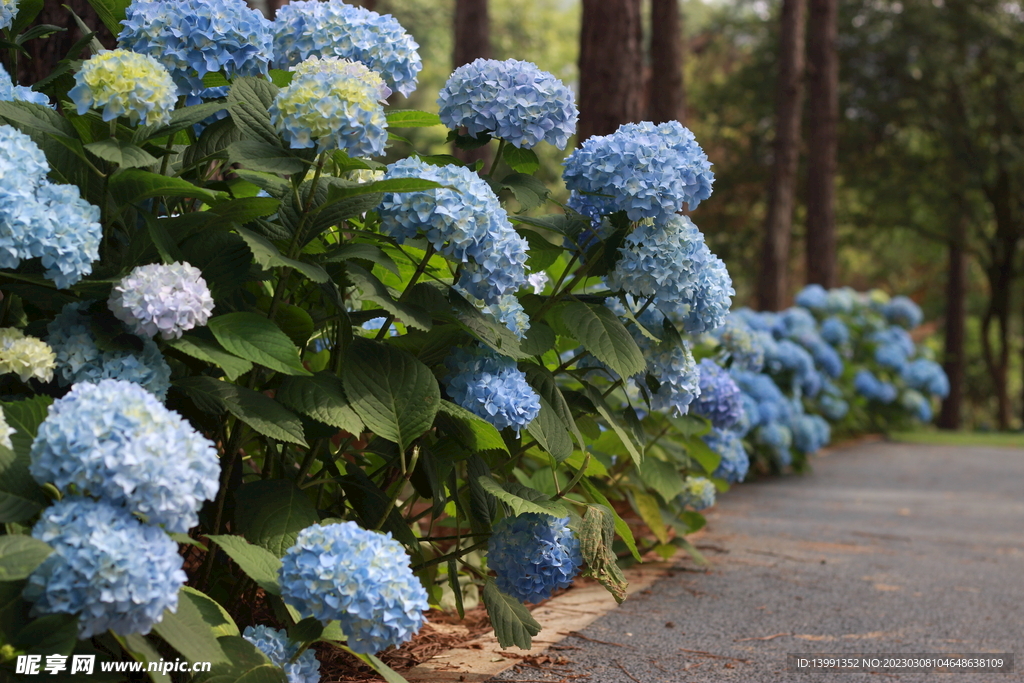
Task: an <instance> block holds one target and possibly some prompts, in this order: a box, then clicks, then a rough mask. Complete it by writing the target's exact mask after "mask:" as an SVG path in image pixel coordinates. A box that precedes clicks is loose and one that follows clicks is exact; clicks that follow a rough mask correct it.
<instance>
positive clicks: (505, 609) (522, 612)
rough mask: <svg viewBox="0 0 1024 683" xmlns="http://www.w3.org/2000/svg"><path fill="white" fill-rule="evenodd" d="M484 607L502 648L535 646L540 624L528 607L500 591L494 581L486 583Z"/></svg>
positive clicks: (488, 580)
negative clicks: (534, 637) (534, 640)
mask: <svg viewBox="0 0 1024 683" xmlns="http://www.w3.org/2000/svg"><path fill="white" fill-rule="evenodd" d="M483 598H484V605H486V607H487V616H488V617H490V619H491V626H493V627H494V635H495V636H497V638H498V644H499V645H501V647H502V648H507V647H510V646H512V645H515V646H516V647H518V648H519V649H521V650H529V649H530V648H531V647H532V646H533V636H535V635H537V634H538V633H540V628H541V627H540V624H539V623H537V620H536V619H534V618H533V615H532V614H530V610H528V609H526V606H525V605H524V604H523V603H521V602H519V601H518V600H516V599H515V598H513V597H512V596H511V595H506V594H505V593H502V592H501V590H499V589H498V586H497V585H496V584H495V583H494V581H493V580H492V579H487V581H486V582H485V583H484V594H483Z"/></svg>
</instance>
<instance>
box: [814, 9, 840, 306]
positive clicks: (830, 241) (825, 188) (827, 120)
mask: <svg viewBox="0 0 1024 683" xmlns="http://www.w3.org/2000/svg"><path fill="white" fill-rule="evenodd" d="M838 14H839V8H838V0H810V14H809V17H808V27H807V75H808V79H807V81H808V83H807V98H808V102H809V105H810V106H809V108H808V112H807V118H808V122H807V123H808V126H807V244H806V248H807V250H806V254H807V281H808V282H813V283H817V284H819V285H821V286H823V287H826V288H831V287H835V286H836V206H835V204H836V187H835V183H836V152H837V147H838V143H839V136H838V131H837V130H836V127H837V124H838V122H839V53H838V51H837V44H836V43H837V33H838Z"/></svg>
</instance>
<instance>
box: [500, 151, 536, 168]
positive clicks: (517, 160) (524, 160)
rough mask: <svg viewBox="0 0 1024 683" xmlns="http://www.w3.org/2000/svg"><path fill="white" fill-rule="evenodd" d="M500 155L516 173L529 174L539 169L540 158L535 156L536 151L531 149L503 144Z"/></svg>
mask: <svg viewBox="0 0 1024 683" xmlns="http://www.w3.org/2000/svg"><path fill="white" fill-rule="evenodd" d="M501 156H502V158H503V159H504V160H505V163H506V164H508V165H509V168H511V169H512V170H513V171H516V172H517V173H525V174H527V175H530V174H533V173H536V172H537V171H538V170H540V159H538V158H537V153H536V152H534V151H533V150H532V149H527V148H519V147H516V146H514V145H505V149H504V151H503V152H502V153H501Z"/></svg>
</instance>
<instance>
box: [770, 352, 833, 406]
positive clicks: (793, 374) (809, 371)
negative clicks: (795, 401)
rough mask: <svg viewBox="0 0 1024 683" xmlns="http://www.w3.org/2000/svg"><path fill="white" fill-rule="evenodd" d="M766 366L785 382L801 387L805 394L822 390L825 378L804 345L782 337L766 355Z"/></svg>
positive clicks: (811, 394) (814, 393)
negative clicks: (816, 367)
mask: <svg viewBox="0 0 1024 683" xmlns="http://www.w3.org/2000/svg"><path fill="white" fill-rule="evenodd" d="M765 367H766V368H767V369H768V371H769V372H770V373H771V374H772V375H773V376H777V377H779V378H780V379H782V380H783V384H784V385H787V382H788V386H790V387H791V388H792V389H799V390H800V392H801V393H802V394H803V395H805V396H812V397H813V396H815V395H817V393H818V392H819V391H820V390H821V385H822V382H823V379H822V377H821V374H820V373H818V371H817V370H816V369H815V367H814V359H813V358H812V357H811V354H809V353H808V352H807V350H806V349H804V348H803V347H802V346H800V345H799V344H797V343H796V342H793V341H791V340H789V339H782V340H780V341H779V342H778V343H776V344H775V345H774V347H773V348H772V349H771V352H770V355H766V356H765Z"/></svg>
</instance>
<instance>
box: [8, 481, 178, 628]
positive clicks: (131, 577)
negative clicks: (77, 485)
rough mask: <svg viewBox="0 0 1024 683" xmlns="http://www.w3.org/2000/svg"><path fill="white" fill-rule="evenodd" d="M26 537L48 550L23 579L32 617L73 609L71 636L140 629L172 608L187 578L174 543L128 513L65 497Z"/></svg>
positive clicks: (176, 604)
mask: <svg viewBox="0 0 1024 683" xmlns="http://www.w3.org/2000/svg"><path fill="white" fill-rule="evenodd" d="M32 536H33V537H34V538H38V539H39V540H41V541H45V542H46V543H49V544H50V546H51V547H52V548H53V553H52V554H51V555H50V556H49V557H47V558H46V559H45V560H43V563H42V564H41V565H39V567H38V568H36V570H35V571H34V572H33V573H32V575H31V576H29V579H28V585H27V586H25V590H24V592H23V594H22V595H23V597H24V598H25V599H26V600H27V601H29V602H33V603H35V604H34V605H33V606H32V613H33V615H44V614H78V615H79V617H78V637H79V638H82V639H85V638H89V637H92V636H94V635H99V634H101V633H103V632H105V631H107V630H112V631H114V632H115V633H118V634H120V635H122V636H129V635H134V634H143V635H144V634H146V633H149V631H150V629H152V628H153V625H154V624H157V623H159V622H160V620H161V619H163V615H164V610H167V609H170V610H171V611H176V610H177V608H178V591H179V590H180V589H181V587H182V586H183V585H184V584H185V581H186V579H187V578H188V577H186V576H185V572H183V571H182V570H181V566H182V557H181V555H179V554H178V544H177V543H175V542H174V541H172V540H171V539H170V537H168V536H167V534H165V533H164V532H163V531H161V530H160V529H159V528H157V527H154V526H149V525H147V524H143V523H142V522H140V521H139V520H137V519H136V518H135V517H133V516H132V515H131V513H130V512H128V511H127V510H125V509H123V508H116V507H112V506H110V505H108V504H107V503H104V502H97V501H94V500H89V499H85V498H78V497H74V496H71V497H68V498H65V499H63V500H61V501H60V502H58V503H55V504H54V505H52V506H50V507H48V508H46V509H45V510H43V513H42V515H41V517H40V519H39V521H38V522H36V525H35V526H34V527H33V528H32Z"/></svg>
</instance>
